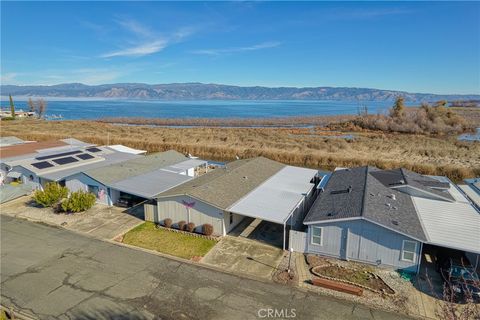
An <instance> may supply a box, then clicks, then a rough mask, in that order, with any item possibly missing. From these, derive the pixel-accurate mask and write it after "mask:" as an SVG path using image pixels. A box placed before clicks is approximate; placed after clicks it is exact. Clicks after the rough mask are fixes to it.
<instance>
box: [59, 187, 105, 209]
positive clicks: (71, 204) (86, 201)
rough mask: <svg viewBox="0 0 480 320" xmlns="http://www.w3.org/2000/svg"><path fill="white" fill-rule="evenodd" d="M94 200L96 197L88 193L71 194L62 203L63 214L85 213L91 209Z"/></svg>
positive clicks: (77, 192)
mask: <svg viewBox="0 0 480 320" xmlns="http://www.w3.org/2000/svg"><path fill="white" fill-rule="evenodd" d="M96 199H97V197H96V196H95V195H94V194H93V193H90V192H85V191H76V192H72V193H71V194H70V197H69V198H67V199H65V200H63V201H62V209H63V211H65V212H81V211H85V210H88V209H90V208H91V207H93V205H94V204H95V201H96Z"/></svg>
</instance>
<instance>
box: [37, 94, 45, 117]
mask: <svg viewBox="0 0 480 320" xmlns="http://www.w3.org/2000/svg"><path fill="white" fill-rule="evenodd" d="M46 111H47V101H45V100H43V99H41V98H40V99H38V100H37V113H38V118H40V119H41V118H43V116H44V115H45V112H46Z"/></svg>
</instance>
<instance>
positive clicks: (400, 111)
mask: <svg viewBox="0 0 480 320" xmlns="http://www.w3.org/2000/svg"><path fill="white" fill-rule="evenodd" d="M390 115H391V116H392V117H393V118H401V117H403V116H404V115H405V98H404V97H402V96H399V97H397V99H396V100H395V104H394V105H393V107H392V110H391V113H390Z"/></svg>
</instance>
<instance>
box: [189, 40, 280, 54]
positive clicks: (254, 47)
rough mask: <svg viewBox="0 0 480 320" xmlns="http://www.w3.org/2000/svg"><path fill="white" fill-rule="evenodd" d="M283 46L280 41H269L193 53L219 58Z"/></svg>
mask: <svg viewBox="0 0 480 320" xmlns="http://www.w3.org/2000/svg"><path fill="white" fill-rule="evenodd" d="M281 44H282V43H281V42H278V41H269V42H263V43H259V44H255V45H252V46H247V47H231V48H224V49H201V50H194V51H192V53H194V54H204V55H211V56H218V55H221V54H226V53H236V52H246V51H256V50H262V49H269V48H275V47H278V46H280V45H281Z"/></svg>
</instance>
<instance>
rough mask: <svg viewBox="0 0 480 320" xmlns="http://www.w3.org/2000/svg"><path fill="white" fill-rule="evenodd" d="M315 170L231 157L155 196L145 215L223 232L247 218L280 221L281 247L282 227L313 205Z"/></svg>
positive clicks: (217, 232)
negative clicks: (150, 212)
mask: <svg viewBox="0 0 480 320" xmlns="http://www.w3.org/2000/svg"><path fill="white" fill-rule="evenodd" d="M317 173H318V171H317V170H312V169H307V168H299V167H292V166H286V165H284V164H281V163H279V162H276V161H273V160H269V159H267V158H263V157H258V158H253V159H242V160H237V161H234V162H231V163H228V164H227V165H226V167H225V168H218V169H216V170H214V171H211V172H209V173H207V174H205V175H203V176H200V177H198V178H196V179H193V180H191V181H188V182H186V183H184V184H181V185H179V186H177V187H175V188H172V189H170V190H167V191H165V192H163V193H161V194H159V195H158V197H157V205H156V207H155V209H154V210H153V212H154V214H153V215H150V216H149V218H148V219H149V220H152V221H155V222H159V223H163V221H164V220H165V219H167V218H169V219H171V220H172V222H173V223H174V224H175V223H178V222H179V221H185V222H187V223H188V222H193V223H195V225H196V226H197V227H199V228H200V227H201V226H202V225H203V224H211V225H212V226H213V229H214V233H215V234H217V235H226V234H227V233H229V232H230V231H232V229H234V228H235V227H236V226H237V225H238V224H239V223H240V222H241V221H242V220H243V219H244V218H245V217H251V218H255V219H260V220H263V221H267V222H271V223H276V224H279V225H282V226H283V230H284V234H283V236H284V245H285V234H286V228H287V227H289V226H293V225H294V224H295V223H296V221H297V220H298V221H300V222H301V221H303V218H304V217H305V213H306V212H307V211H308V209H309V208H310V206H311V204H312V203H313V199H314V198H315V197H314V196H315V195H316V194H315V184H314V182H313V180H314V177H315V176H316V175H317Z"/></svg>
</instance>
